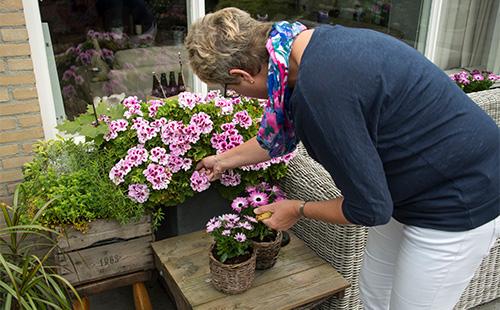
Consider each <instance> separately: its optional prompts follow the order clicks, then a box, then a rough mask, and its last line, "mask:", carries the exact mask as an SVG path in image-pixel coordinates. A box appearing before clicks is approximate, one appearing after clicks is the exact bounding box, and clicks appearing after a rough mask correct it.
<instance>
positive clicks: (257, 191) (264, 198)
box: [231, 182, 285, 242]
mask: <svg viewBox="0 0 500 310" xmlns="http://www.w3.org/2000/svg"><path fill="white" fill-rule="evenodd" d="M284 199H285V193H284V192H283V191H282V190H281V189H280V188H279V187H278V186H277V185H270V184H268V183H266V182H262V183H260V184H258V185H256V186H248V187H247V188H246V196H241V197H237V198H235V199H234V200H233V202H232V204H231V208H232V209H233V210H234V211H235V212H236V213H237V214H239V215H240V216H245V217H246V218H247V219H248V220H249V221H251V222H252V223H253V226H254V230H253V232H252V234H251V238H253V239H254V240H255V241H261V242H262V241H272V240H273V239H274V237H275V236H276V231H274V230H272V229H271V228H269V227H267V226H266V225H265V224H264V223H263V222H261V221H257V220H255V213H254V210H255V209H256V208H258V207H260V206H264V205H267V204H271V203H273V202H277V201H280V200H284Z"/></svg>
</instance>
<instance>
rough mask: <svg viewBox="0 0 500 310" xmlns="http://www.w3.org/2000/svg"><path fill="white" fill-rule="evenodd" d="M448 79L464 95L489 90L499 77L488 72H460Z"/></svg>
mask: <svg viewBox="0 0 500 310" xmlns="http://www.w3.org/2000/svg"><path fill="white" fill-rule="evenodd" d="M450 78H451V79H452V80H453V81H455V83H456V84H457V85H458V86H459V87H460V88H461V89H462V90H463V91H464V92H466V93H472V92H476V91H481V90H487V89H489V88H490V87H491V86H492V85H493V84H495V82H496V81H498V80H500V76H499V75H496V74H494V73H493V72H490V71H479V70H472V71H466V70H463V71H460V72H458V73H455V74H452V75H450Z"/></svg>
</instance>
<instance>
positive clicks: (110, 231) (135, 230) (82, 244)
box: [58, 216, 151, 252]
mask: <svg viewBox="0 0 500 310" xmlns="http://www.w3.org/2000/svg"><path fill="white" fill-rule="evenodd" d="M150 234H151V217H150V216H144V217H142V218H141V219H140V220H139V221H137V222H133V223H128V224H125V225H122V224H120V223H118V222H117V221H108V220H97V221H93V222H91V223H89V229H88V231H86V232H85V233H82V232H80V231H78V230H75V229H74V228H72V227H68V228H66V229H65V230H64V231H63V237H61V238H60V239H59V240H58V245H59V248H60V249H61V250H62V251H63V252H70V251H75V250H79V249H83V248H86V247H89V246H91V245H93V244H94V243H96V242H98V241H103V240H108V239H111V238H117V237H118V238H121V239H123V240H129V239H132V238H136V237H140V236H146V235H150Z"/></svg>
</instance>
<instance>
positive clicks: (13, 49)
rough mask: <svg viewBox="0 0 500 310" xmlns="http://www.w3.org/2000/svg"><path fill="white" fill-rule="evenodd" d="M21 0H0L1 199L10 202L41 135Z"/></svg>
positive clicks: (38, 108) (38, 109)
mask: <svg viewBox="0 0 500 310" xmlns="http://www.w3.org/2000/svg"><path fill="white" fill-rule="evenodd" d="M25 24H26V23H25V19H24V13H23V6H22V0H0V202H1V201H3V202H7V203H10V202H11V200H12V194H13V192H14V189H15V186H16V184H17V183H18V182H19V181H20V180H21V179H22V172H21V167H22V165H23V164H24V163H25V162H26V161H29V160H30V159H31V155H32V144H33V143H34V142H35V141H36V140H38V139H41V138H43V129H42V121H41V116H40V107H39V104H38V98H37V92H36V88H35V76H34V73H33V64H32V61H31V57H30V46H29V42H28V32H27V31H26V25H25Z"/></svg>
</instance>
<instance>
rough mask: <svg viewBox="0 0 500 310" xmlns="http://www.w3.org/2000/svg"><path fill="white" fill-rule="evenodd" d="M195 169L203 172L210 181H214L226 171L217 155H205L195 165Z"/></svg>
mask: <svg viewBox="0 0 500 310" xmlns="http://www.w3.org/2000/svg"><path fill="white" fill-rule="evenodd" d="M196 170H199V171H202V172H205V173H206V174H207V176H208V179H209V180H210V181H215V180H218V179H219V178H220V176H221V175H222V174H223V173H224V172H225V171H226V168H225V167H224V166H223V162H222V161H221V160H220V159H219V158H218V157H217V155H212V156H207V157H205V158H203V159H202V160H201V161H200V162H198V164H197V165H196Z"/></svg>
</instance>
